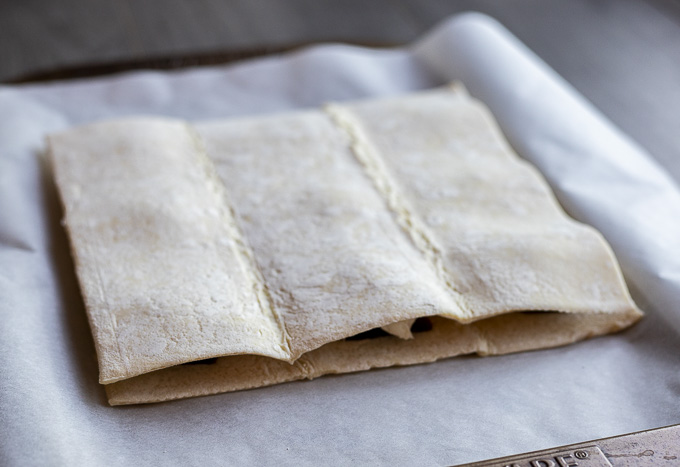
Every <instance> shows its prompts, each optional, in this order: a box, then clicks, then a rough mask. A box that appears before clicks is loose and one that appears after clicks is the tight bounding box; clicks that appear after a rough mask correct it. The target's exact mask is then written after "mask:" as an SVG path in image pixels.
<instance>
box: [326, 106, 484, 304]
mask: <svg viewBox="0 0 680 467" xmlns="http://www.w3.org/2000/svg"><path fill="white" fill-rule="evenodd" d="M323 110H324V112H326V114H327V115H328V116H329V117H330V119H331V121H332V122H333V123H334V124H335V125H336V126H337V127H338V128H339V129H340V130H342V131H344V132H345V133H346V134H347V135H348V137H349V140H350V148H351V150H352V154H354V157H355V158H356V159H357V161H358V162H359V164H360V165H361V166H362V168H363V169H364V172H365V173H366V174H367V175H368V177H369V178H370V179H371V180H372V181H373V185H374V186H375V188H376V190H378V192H379V193H380V195H381V197H382V198H383V199H384V200H385V203H386V204H387V206H388V208H389V209H390V211H391V212H392V214H393V216H394V218H395V219H396V222H397V224H398V225H399V227H401V228H402V230H403V231H405V232H406V234H407V235H408V236H409V238H410V239H411V241H412V242H413V244H414V245H415V247H416V248H417V249H418V251H420V253H421V254H422V255H423V257H424V258H425V260H426V261H427V263H428V264H429V265H430V266H431V267H432V268H433V269H434V270H435V273H436V275H437V277H438V278H439V279H440V280H441V281H442V282H443V283H444V284H445V285H446V288H447V290H448V291H449V292H450V293H451V295H452V297H453V299H454V301H455V303H456V304H457V305H458V307H459V308H460V309H461V311H462V312H463V313H464V314H465V315H467V316H471V311H470V307H469V306H468V305H467V304H466V303H465V299H464V297H463V294H462V293H461V292H460V291H458V289H457V288H456V286H455V284H454V283H453V281H452V280H451V274H450V273H449V272H448V271H447V269H446V266H445V265H444V258H443V254H442V251H441V250H440V248H439V247H438V246H437V245H436V243H435V241H434V240H433V238H432V235H431V234H430V233H429V231H428V230H427V228H426V227H425V225H424V224H423V223H422V222H421V221H420V220H419V219H418V217H417V216H416V215H415V214H414V213H412V212H411V209H410V208H409V206H408V204H407V202H406V200H405V199H404V198H403V197H402V195H401V193H400V191H399V188H398V186H397V183H396V182H395V181H394V180H392V178H391V177H390V175H389V172H388V170H387V168H386V167H385V164H384V162H383V161H382V156H381V155H380V152H379V151H378V149H377V148H376V147H375V145H374V144H373V143H372V142H371V140H370V139H369V137H368V135H367V134H366V132H365V131H364V128H363V125H362V124H361V122H360V121H359V119H358V118H357V117H356V116H355V115H354V114H353V113H352V111H351V110H349V109H348V108H346V107H344V106H341V105H338V104H334V103H330V104H326V105H325V106H324V107H323Z"/></svg>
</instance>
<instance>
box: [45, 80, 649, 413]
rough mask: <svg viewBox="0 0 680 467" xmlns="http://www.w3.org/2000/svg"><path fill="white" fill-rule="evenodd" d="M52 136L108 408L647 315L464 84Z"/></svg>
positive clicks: (518, 346) (575, 335) (601, 249)
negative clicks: (249, 114) (242, 115)
mask: <svg viewBox="0 0 680 467" xmlns="http://www.w3.org/2000/svg"><path fill="white" fill-rule="evenodd" d="M49 143H50V148H51V157H52V163H53V168H54V173H55V177H56V181H57V185H58V187H59V190H60V193H61V196H62V199H63V202H64V206H65V225H66V227H67V229H68V231H69V234H70V238H71V244H72V250H73V257H74V259H75V264H76V269H77V273H78V277H79V280H80V283H81V289H82V294H83V297H84V300H85V303H86V308H87V313H88V316H89V320H90V325H91V328H92V332H93V335H94V339H95V345H96V349H97V355H98V359H99V366H100V382H101V383H103V384H105V385H106V390H107V393H108V396H109V402H110V403H111V404H113V405H118V404H135V403H146V402H157V401H163V400H170V399H177V398H182V397H191V396H198V395H206V394H214V393H219V392H225V391H233V390H239V389H246V388H254V387H260V386H265V385H270V384H275V383H280V382H285V381H291V380H296V379H304V378H310V379H311V378H315V377H318V376H321V375H324V374H330V373H345V372H352V371H360V370H367V369H370V368H375V367H386V366H392V365H409V364H415V363H422V362H430V361H434V360H437V359H440V358H445V357H451V356H455V355H461V354H470V353H477V354H480V355H491V354H503V353H508V352H516V351H523V350H530V349H538V348H546V347H553V346H559V345H564V344H568V343H571V342H574V341H577V340H580V339H584V338H588V337H592V336H596V335H601V334H605V333H609V332H614V331H618V330H620V329H623V328H625V327H626V326H629V325H631V324H632V323H634V322H635V321H636V320H638V319H639V318H640V317H641V312H640V310H639V309H638V308H637V307H636V306H635V304H634V303H633V302H632V300H631V298H630V296H629V293H628V291H627V289H626V286H625V283H624V281H623V278H622V275H621V272H620V270H619V267H618V265H617V263H616V260H615V258H614V257H613V255H612V253H611V250H610V248H609V246H608V245H607V244H606V243H605V241H604V240H603V238H602V236H601V235H600V234H599V233H598V232H596V231H595V230H593V229H592V228H590V227H588V226H585V225H583V224H580V223H577V222H576V221H574V220H572V219H571V218H569V217H568V216H567V215H566V214H565V213H564V212H563V211H562V210H561V208H560V207H559V205H558V204H557V202H556V200H555V199H554V197H553V195H552V193H551V191H550V189H549V187H548V185H547V184H546V182H545V181H544V180H543V178H542V177H541V175H540V174H539V173H538V172H537V171H536V170H535V169H534V168H533V167H532V166H530V165H529V164H527V163H526V162H524V161H522V160H521V159H519V158H518V157H517V156H516V155H515V154H514V153H513V151H512V149H511V148H510V147H509V146H508V144H507V143H506V142H505V140H504V138H503V136H502V135H501V133H500V132H499V130H498V129H497V127H496V125H495V123H494V121H493V118H492V116H491V115H490V114H489V112H488V111H487V110H486V108H485V107H484V106H483V105H482V104H480V103H479V102H477V101H475V100H474V99H472V98H470V97H469V96H468V95H467V94H466V93H465V92H464V91H463V90H461V89H460V88H446V89H438V90H433V91H428V92H421V93H418V94H413V95H408V96H402V97H393V98H383V99H380V100H371V101H361V102H352V103H343V104H329V105H327V106H325V107H324V108H322V109H317V110H308V111H301V112H294V113H288V114H281V115H273V116H265V117H254V118H246V119H238V120H224V121H212V122H199V123H194V124H189V123H187V122H183V121H178V120H170V119H161V118H131V119H125V120H117V121H109V122H101V123H95V124H91V125H88V126H84V127H80V128H75V129H72V130H69V131H67V132H65V133H60V134H56V135H52V136H50V138H49ZM418 318H420V320H419V321H415V320H416V319H418ZM423 318H427V320H426V321H423ZM414 322H415V323H416V324H414V325H413V329H411V325H412V324H413V323H414ZM423 322H425V323H426V324H427V326H426V327H425V328H423V327H422V326H417V325H418V323H421V324H422V323H423ZM371 330H374V331H373V332H372V334H371V335H372V336H373V337H372V338H369V337H368V336H369V334H362V333H366V332H368V331H371ZM376 330H377V331H376ZM412 330H413V331H418V330H419V331H421V332H411V331H412ZM375 336H377V337H375ZM190 362H193V363H191V364H189V363H190Z"/></svg>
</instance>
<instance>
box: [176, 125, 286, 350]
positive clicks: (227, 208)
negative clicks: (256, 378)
mask: <svg viewBox="0 0 680 467" xmlns="http://www.w3.org/2000/svg"><path fill="white" fill-rule="evenodd" d="M186 128H187V132H188V133H189V136H190V137H191V139H192V141H193V143H194V147H195V148H196V151H197V152H198V154H199V157H200V158H201V159H202V161H203V169H204V170H205V174H206V179H207V181H208V183H209V184H210V188H211V189H212V191H213V192H214V193H215V194H216V195H217V196H218V197H219V198H220V200H221V201H222V203H221V207H222V209H221V211H222V212H221V213H220V216H221V217H222V220H223V222H224V225H225V227H226V229H227V232H228V235H229V239H230V240H231V241H232V243H233V245H234V246H235V247H234V251H235V254H236V257H237V258H238V261H239V263H240V264H241V267H242V269H243V271H244V272H245V274H246V276H247V278H248V280H249V281H250V283H251V285H252V287H253V290H254V292H255V297H256V298H257V302H258V306H259V307H260V310H261V311H262V313H263V314H265V315H269V316H271V317H273V319H274V320H275V321H276V323H277V324H278V326H279V328H280V329H281V334H282V341H281V342H280V343H279V346H280V348H281V350H283V351H284V352H285V353H286V355H288V356H290V354H291V350H290V348H291V346H290V335H289V334H288V330H287V329H286V326H285V323H284V321H283V318H282V317H281V316H280V315H279V313H277V311H276V308H275V306H274V305H273V300H272V298H271V293H270V291H269V287H268V286H267V282H266V281H265V279H264V276H263V275H262V272H261V271H260V268H259V267H258V265H257V261H256V260H255V255H254V254H253V251H252V249H251V248H250V245H248V242H247V241H246V240H245V237H244V236H243V234H242V232H241V229H240V227H239V225H238V223H237V221H236V218H237V215H236V211H235V210H234V208H233V205H232V203H231V199H230V198H229V193H228V192H227V189H226V187H224V185H223V183H222V181H221V180H220V178H219V176H218V175H217V171H216V170H215V168H214V166H213V163H212V160H211V159H210V156H209V155H208V152H207V150H206V148H205V144H204V143H203V140H202V138H201V136H200V135H199V134H198V132H197V131H196V130H195V129H194V128H193V127H192V126H191V125H190V124H188V123H187V124H186Z"/></svg>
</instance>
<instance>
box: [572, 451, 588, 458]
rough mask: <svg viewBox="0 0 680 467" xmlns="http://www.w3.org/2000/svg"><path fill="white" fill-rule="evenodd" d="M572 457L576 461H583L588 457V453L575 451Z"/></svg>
mask: <svg viewBox="0 0 680 467" xmlns="http://www.w3.org/2000/svg"><path fill="white" fill-rule="evenodd" d="M574 457H575V458H577V459H585V458H586V457H588V453H587V452H586V451H575V452H574Z"/></svg>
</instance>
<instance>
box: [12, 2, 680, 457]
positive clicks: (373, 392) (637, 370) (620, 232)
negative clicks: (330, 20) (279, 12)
mask: <svg viewBox="0 0 680 467" xmlns="http://www.w3.org/2000/svg"><path fill="white" fill-rule="evenodd" d="M453 79H461V80H463V81H464V82H465V84H466V85H467V87H468V88H469V90H470V91H471V93H472V94H473V95H475V96H477V97H479V98H481V99H482V100H484V101H485V102H486V103H487V104H488V105H489V106H490V107H491V108H492V110H493V111H494V112H495V114H496V116H497V118H498V119H499V120H500V123H501V126H502V128H503V130H504V131H505V133H506V135H507V136H508V138H509V140H510V142H511V143H512V144H513V146H515V148H516V149H517V150H518V151H519V152H520V154H521V155H522V156H523V157H525V158H527V159H529V160H530V161H532V162H533V163H534V164H536V165H537V166H538V167H539V169H541V171H542V172H543V173H544V174H545V175H546V177H547V178H548V180H549V182H550V183H551V185H552V186H553V189H554V190H555V191H556V194H557V195H558V198H559V199H560V201H561V202H562V204H563V205H564V206H565V208H566V209H567V210H568V211H569V212H570V213H571V214H572V215H573V216H574V217H576V218H578V219H581V220H584V221H586V222H588V223H591V224H592V225H594V226H596V227H597V228H598V229H600V230H601V231H602V232H603V233H604V234H605V236H606V237H607V238H608V240H609V241H610V242H611V244H612V246H613V248H614V250H615V252H616V254H617V256H618V258H619V260H620V261H621V264H622V267H623V270H624V275H625V276H626V279H627V280H628V283H629V286H630V287H631V290H632V293H633V296H634V298H635V299H636V301H637V302H638V304H639V305H640V306H641V307H642V308H643V309H644V310H645V311H647V316H646V317H645V318H644V320H643V321H642V322H640V323H639V324H638V325H636V326H635V327H633V328H632V329H630V330H628V331H626V332H624V333H621V334H617V335H613V336H607V337H602V338H597V339H593V340H590V341H587V342H583V343H579V344H576V345H572V346H569V347H564V348H559V349H552V350H545V351H538V352H529V353H523V354H516V355H510V356H503V357H490V358H480V357H462V358H455V359H450V360H446V361H441V362H437V363H434V364H428V365H419V366H414V367H405V368H391V369H385V370H378V371H371V372H365V373H358V374H352V375H343V376H334V377H324V378H320V379H318V380H314V381H309V382H295V383H289V384H284V385H279V386H274V387H270V388H264V389H257V390H252V391H243V392H238V393H231V394H223V395H217V396H210V397H203V398H196V399H189V400H182V401H174V402H169V403H162V404H155V405H150V406H135V407H125V408H120V407H119V408H112V407H109V406H108V405H107V404H106V400H105V396H104V390H103V388H102V387H101V386H100V385H99V384H98V383H97V364H96V359H95V355H94V346H93V343H92V339H91V337H90V331H89V328H88V324H87V320H86V317H85V313H84V309H83V305H82V300H81V298H80V294H79V291H78V286H77V281H76V278H75V274H74V271H73V265H72V262H71V259H70V255H69V251H68V242H67V239H66V236H65V234H64V233H63V229H62V228H61V226H60V225H59V219H60V217H61V209H60V206H59V202H58V199H57V196H56V191H55V189H54V186H53V184H52V182H51V179H50V176H49V173H48V172H47V168H46V167H45V164H44V163H43V162H41V158H40V154H41V152H42V151H43V149H44V143H43V137H44V135H45V133H47V132H52V131H57V130H60V129H63V128H66V127H68V126H70V125H73V124H78V123H84V122H89V121H93V120H98V119H103V118H110V117H114V116H123V115H133V114H135V115H137V114H147V115H149V114H154V115H168V116H176V117H181V118H186V119H190V120H198V119H200V120H204V119H208V118H223V117H226V116H230V115H244V114H251V115H252V114H260V113H267V112H276V111H284V110H287V109H290V108H298V107H308V106H316V105H318V104H321V103H323V102H326V101H329V100H346V99H355V98H362V97H370V96H381V95H390V94H398V93H402V92H407V91H411V90H417V89H425V88H430V87H433V86H437V85H441V84H444V83H445V82H448V81H450V80H453ZM0 110H1V111H0V313H2V319H1V320H0V368H1V369H2V370H1V373H0V464H2V465H27V464H31V465H41V464H42V465H66V464H77V465H129V464H135V465H167V464H176V463H183V464H186V465H203V464H206V463H211V464H215V463H218V464H229V465H231V464H252V463H257V464H273V463H277V464H281V465H305V464H306V465H318V464H321V463H327V462H329V461H332V462H333V463H334V464H336V465H347V464H357V463H359V464H366V463H371V464H389V465H412V464H416V463H417V464H419V465H442V464H454V463H460V462H466V461H473V460H479V459H483V458H490V457H497V456H501V455H507V454H510V453H515V452H522V451H529V450H535V449H541V448H545V447H549V446H554V445H560V444H568V443H574V442H578V441H582V440H584V439H592V438H598V437H604V436H610V435H616V434H621V433H625V432H630V431H635V430H641V429H646V428H652V427H657V426H663V425H668V424H672V423H678V422H680V404H679V403H678V400H679V399H678V395H679V393H680V375H678V371H677V369H678V367H679V366H678V364H679V363H680V339H679V338H678V337H679V336H678V333H679V332H680V310H679V309H678V305H676V302H678V299H680V264H679V263H680V246H679V242H680V193H679V191H678V188H677V185H676V184H675V182H674V181H673V180H671V179H670V178H669V177H668V176H667V175H666V174H665V173H664V172H663V171H662V170H661V169H659V168H658V166H657V165H656V164H655V163H654V162H653V160H652V159H651V158H650V157H649V155H647V154H645V152H644V151H643V150H642V149H641V148H639V147H638V146H637V145H636V144H635V143H634V142H632V141H630V140H629V139H628V138H627V137H626V136H625V135H623V134H621V133H620V132H619V131H618V130H616V129H615V128H613V127H612V125H611V124H610V123H608V122H607V121H606V119H604V118H603V116H602V115H601V114H600V113H599V112H598V111H597V110H596V109H594V108H593V107H592V106H591V105H590V104H588V103H587V102H586V101H585V100H584V99H583V98H582V97H580V96H579V95H578V94H577V93H576V92H575V91H574V90H573V89H572V88H571V87H570V86H569V85H568V84H567V83H565V82H564V81H563V80H562V79H561V78H560V77H559V76H557V75H556V74H555V73H554V72H552V71H551V70H549V69H548V68H547V67H546V66H545V65H544V64H542V63H541V62H540V61H539V60H538V59H537V58H536V57H535V56H533V55H532V54H531V52H530V51H528V50H527V49H525V48H524V47H523V46H522V45H521V44H519V43H518V42H517V41H516V39H514V38H513V37H512V36H510V35H509V33H507V32H506V31H505V30H504V29H503V28H502V27H501V26H500V25H499V24H497V23H495V22H494V21H492V20H490V19H489V18H487V17H484V16H481V15H478V14H467V15H462V16H459V17H456V18H453V19H451V20H450V21H448V22H446V23H444V24H442V25H441V26H440V27H439V28H437V29H436V30H435V31H433V32H432V33H431V34H430V35H428V36H427V37H425V38H423V39H421V40H420V41H418V42H417V43H415V44H413V45H412V46H411V47H407V48H402V49H392V50H370V49H362V48H357V47H349V46H343V45H326V46H318V47H313V48H309V49H305V50H302V51H300V52H297V53H294V54H291V55H285V56H279V57H270V58H264V59H257V60H252V61H248V62H244V63H240V64H237V65H234V66H228V67H214V68H207V69H196V70H186V71H181V72H164V73H158V72H138V73H130V74H125V75H118V76H114V77H109V78H103V79H97V80H86V81H75V82H65V83H54V84H48V85H35V86H22V87H0Z"/></svg>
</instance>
